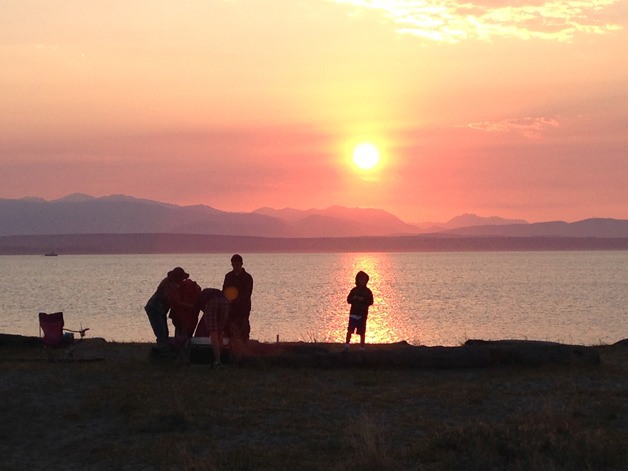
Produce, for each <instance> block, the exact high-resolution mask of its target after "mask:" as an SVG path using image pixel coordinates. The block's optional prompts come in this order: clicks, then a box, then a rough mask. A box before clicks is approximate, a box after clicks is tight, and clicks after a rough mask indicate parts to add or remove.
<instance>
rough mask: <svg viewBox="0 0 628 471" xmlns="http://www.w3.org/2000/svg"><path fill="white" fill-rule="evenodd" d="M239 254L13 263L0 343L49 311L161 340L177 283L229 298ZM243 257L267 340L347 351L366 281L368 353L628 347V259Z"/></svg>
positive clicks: (30, 331) (93, 329)
mask: <svg viewBox="0 0 628 471" xmlns="http://www.w3.org/2000/svg"><path fill="white" fill-rule="evenodd" d="M230 255H231V254H199V255H189V254H186V255H67V256H66V255H62V256H58V257H44V256H2V257H0V277H1V280H2V282H1V284H0V300H1V301H2V308H1V309H2V311H1V313H0V332H2V333H10V334H21V335H35V336H36V335H38V334H39V329H38V323H37V313H38V312H40V311H44V312H55V311H63V312H64V313H65V319H66V327H68V328H78V327H80V326H82V327H89V328H90V331H89V333H88V335H89V336H90V337H103V338H105V339H107V340H109V341H149V342H150V341H153V340H154V339H153V336H152V331H151V329H150V326H149V323H148V320H147V318H146V314H145V312H144V309H143V307H144V305H145V303H146V301H147V300H148V298H149V297H150V296H151V294H152V293H153V291H154V290H155V288H156V286H157V284H158V283H159V281H160V280H161V279H162V278H163V277H164V276H165V274H166V273H167V272H168V271H169V270H170V269H172V268H173V267H175V266H178V265H179V266H182V267H183V268H184V269H185V270H186V271H187V272H188V273H190V275H191V278H192V279H193V280H195V281H196V282H197V283H198V284H199V285H201V287H217V288H220V287H221V286H222V280H223V278H224V274H225V273H226V272H227V271H229V270H230V268H231V267H230V262H229V259H230ZM243 256H244V266H245V268H246V269H247V271H249V273H251V274H252V275H253V277H254V281H255V284H254V292H253V309H252V312H251V337H252V338H254V339H257V340H260V341H265V342H274V341H276V339H277V338H279V339H280V340H282V341H334V342H338V341H342V340H343V339H344V335H345V332H346V325H347V318H348V308H349V306H348V304H347V303H346V296H347V294H348V292H349V290H350V289H351V288H352V286H353V285H354V277H355V273H357V272H358V271H359V270H364V271H366V272H367V273H368V274H369V275H370V277H371V280H370V282H369V287H370V288H371V289H372V290H373V293H374V296H375V304H374V305H373V306H372V307H371V309H370V314H369V320H368V326H367V342H395V341H400V340H406V341H408V342H410V343H412V344H415V345H428V346H433V345H446V346H451V345H459V344H461V343H463V342H464V341H465V340H467V339H485V340H490V339H512V338H517V339H530V340H548V341H556V342H564V343H576V344H585V345H595V344H600V343H614V342H616V341H618V340H621V339H624V338H628V316H627V314H628V252H627V251H594V252H460V253H362V254H359V253H335V254H327V253H326V254H301V253H298V254H297V253H291V254H246V253H245V254H243ZM355 340H356V341H357V339H355Z"/></svg>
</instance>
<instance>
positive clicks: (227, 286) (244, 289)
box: [222, 254, 253, 342]
mask: <svg viewBox="0 0 628 471" xmlns="http://www.w3.org/2000/svg"><path fill="white" fill-rule="evenodd" d="M242 265H243V261H242V256H240V255H238V254H235V255H233V257H231V266H232V267H233V270H231V271H230V272H229V273H227V274H226V275H225V281H224V283H223V284H222V291H223V293H224V295H225V297H226V298H227V299H228V300H229V301H230V303H229V319H228V321H227V334H228V335H229V338H230V339H234V340H235V341H236V342H238V341H241V342H247V341H248V340H249V335H250V333H251V324H250V322H249V316H250V314H251V294H252V293H253V277H252V276H251V275H250V274H249V273H247V271H246V270H245V269H244V267H243V266H242Z"/></svg>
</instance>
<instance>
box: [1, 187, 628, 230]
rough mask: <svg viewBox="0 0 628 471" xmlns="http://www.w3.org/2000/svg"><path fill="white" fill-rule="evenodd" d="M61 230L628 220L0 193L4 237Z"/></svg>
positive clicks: (599, 224)
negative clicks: (415, 218)
mask: <svg viewBox="0 0 628 471" xmlns="http://www.w3.org/2000/svg"><path fill="white" fill-rule="evenodd" d="M61 234H189V235H192V234H196V235H218V236H249V237H265V238H343V237H344V238H346V237H374V236H377V237H382V236H386V237H399V236H411V235H418V234H424V235H425V234H428V235H429V234H432V235H438V236H442V237H593V238H628V220H621V219H601V218H597V219H586V220H583V221H578V222H573V223H567V222H563V221H552V222H541V223H528V222H526V221H524V220H515V219H504V218H500V217H496V216H493V217H480V216H476V215H473V214H465V215H461V216H458V217H455V218H453V219H451V220H450V221H447V222H445V223H424V224H408V223H406V222H404V221H402V220H401V219H399V218H398V217H396V216H394V215H393V214H391V213H389V212H386V211H383V210H379V209H367V208H346V207H341V206H331V207H329V208H326V209H309V210H298V209H292V208H284V209H273V208H259V209H257V210H255V211H252V212H227V211H221V210H218V209H215V208H212V207H210V206H204V205H194V206H178V205H174V204H168V203H161V202H157V201H151V200H145V199H138V198H134V197H131V196H125V195H112V196H105V197H93V196H89V195H84V194H71V195H68V196H66V197H64V198H61V199H57V200H53V201H46V200H44V199H41V198H22V199H0V236H25V235H61Z"/></svg>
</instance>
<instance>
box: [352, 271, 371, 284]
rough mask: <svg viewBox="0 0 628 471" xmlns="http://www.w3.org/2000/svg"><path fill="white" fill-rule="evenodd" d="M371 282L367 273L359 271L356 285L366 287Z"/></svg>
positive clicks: (356, 276)
mask: <svg viewBox="0 0 628 471" xmlns="http://www.w3.org/2000/svg"><path fill="white" fill-rule="evenodd" d="M368 282H369V276H368V275H367V274H366V272H363V271H361V270H360V271H359V272H358V273H357V274H356V275H355V284H356V285H358V286H366V284H367V283H368Z"/></svg>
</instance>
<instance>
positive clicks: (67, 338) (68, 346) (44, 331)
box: [39, 312, 89, 361]
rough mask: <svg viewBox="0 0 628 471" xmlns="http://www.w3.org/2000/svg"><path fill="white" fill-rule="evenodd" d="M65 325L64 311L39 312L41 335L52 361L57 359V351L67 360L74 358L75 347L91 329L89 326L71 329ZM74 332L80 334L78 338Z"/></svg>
mask: <svg viewBox="0 0 628 471" xmlns="http://www.w3.org/2000/svg"><path fill="white" fill-rule="evenodd" d="M63 326H64V321H63V312H54V313H52V314H47V313H45V312H40V313H39V336H40V337H41V339H42V343H43V346H44V349H45V350H46V353H48V359H49V360H50V361H54V360H56V359H57V356H58V355H57V352H61V353H62V355H63V358H64V359H65V360H69V359H72V356H73V354H74V349H75V348H76V347H77V346H78V344H79V343H81V340H83V337H85V332H86V331H88V330H89V328H87V329H80V330H71V329H65V328H64V327H63ZM74 334H79V339H78V340H76V339H75V338H74Z"/></svg>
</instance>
